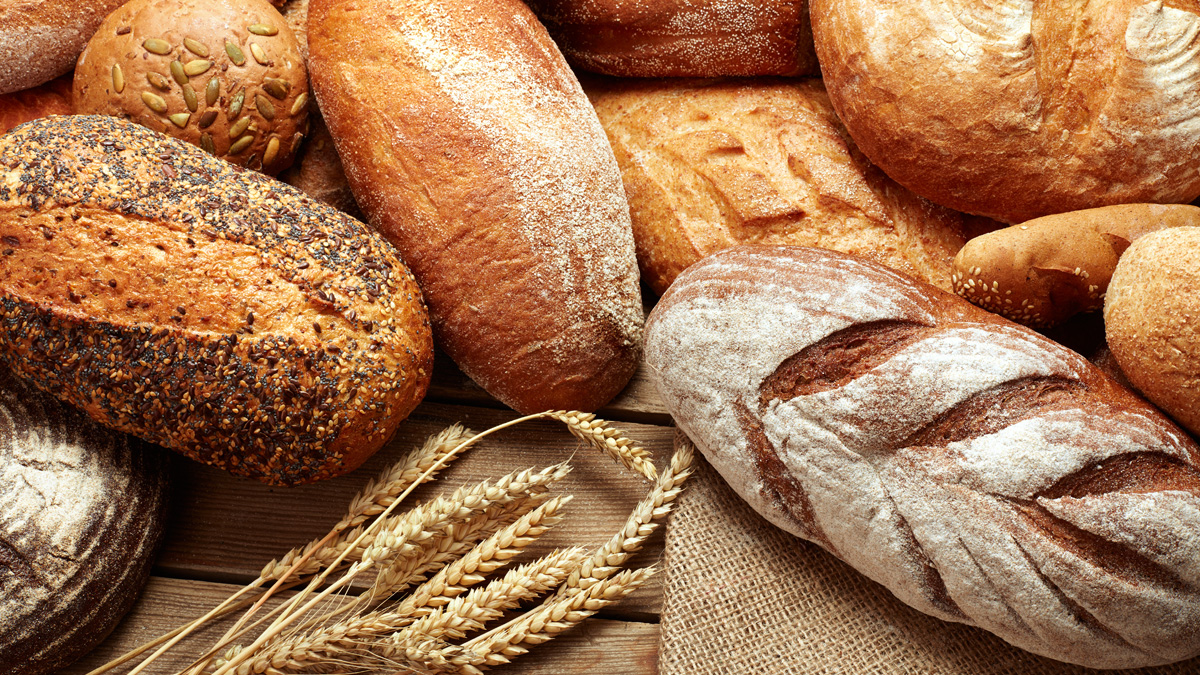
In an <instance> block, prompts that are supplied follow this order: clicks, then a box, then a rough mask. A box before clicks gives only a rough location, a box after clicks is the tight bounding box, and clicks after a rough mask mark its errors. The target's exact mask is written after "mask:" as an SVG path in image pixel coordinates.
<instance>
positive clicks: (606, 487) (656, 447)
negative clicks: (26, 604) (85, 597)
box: [64, 354, 674, 675]
mask: <svg viewBox="0 0 1200 675" xmlns="http://www.w3.org/2000/svg"><path fill="white" fill-rule="evenodd" d="M599 414H600V415H601V416H602V417H604V418H606V419H610V420H614V421H617V422H618V423H619V424H618V425H617V426H618V427H619V428H620V429H621V430H622V431H624V432H626V434H627V435H628V436H629V437H630V438H633V439H635V440H637V441H639V442H640V443H642V444H643V445H644V447H646V448H647V449H648V450H650V451H651V452H652V453H653V454H654V457H655V460H656V464H658V465H659V466H660V467H661V466H662V465H663V462H664V461H665V460H666V458H667V457H668V456H669V454H670V452H671V448H672V440H673V435H674V430H673V429H672V428H671V426H670V425H671V420H670V417H669V416H668V415H667V414H666V411H665V409H664V408H663V407H662V404H661V402H660V401H659V399H658V397H657V395H656V394H655V392H654V389H653V387H652V385H650V383H649V382H648V381H647V380H646V378H645V375H644V373H643V372H639V373H638V374H637V375H636V376H635V378H634V380H633V381H632V382H631V383H630V385H629V386H628V387H627V388H626V390H625V391H624V392H623V393H622V394H621V395H620V396H619V397H618V398H617V399H616V400H615V401H613V402H612V403H611V404H610V405H609V406H608V407H606V408H605V409H603V410H601V411H599ZM515 416H516V415H515V414H514V413H513V412H512V411H511V410H508V409H507V408H505V407H504V406H503V405H501V404H500V403H499V402H497V401H495V400H494V399H492V398H491V397H489V396H488V395H487V394H486V393H485V392H483V390H481V389H480V388H479V387H478V386H476V385H475V384H474V383H472V382H471V381H470V380H469V379H467V378H466V377H465V376H463V375H462V373H461V372H459V371H458V370H457V369H456V368H454V366H453V364H452V363H451V362H450V360H449V359H448V358H446V357H445V355H443V354H438V357H437V366H436V367H435V373H434V383H433V385H432V386H431V388H430V391H429V395H428V396H427V398H426V400H425V402H424V403H422V404H421V405H420V406H419V407H418V408H417V409H416V411H415V412H414V413H413V415H412V416H411V417H410V418H409V419H408V420H407V421H405V422H404V423H403V424H402V425H401V427H400V430H399V432H398V433H397V435H396V437H395V439H393V441H392V442H391V443H390V444H389V445H388V446H387V447H385V448H384V449H383V450H382V451H380V452H379V453H378V454H377V455H376V456H375V457H374V458H372V459H371V460H370V461H369V462H368V463H367V465H366V466H364V467H362V468H361V469H359V470H358V471H355V472H354V473H352V474H350V475H349V476H343V477H341V478H338V479H334V480H330V481H325V482H322V483H318V484H316V485H310V486H304V487H299V488H290V489H289V488H272V487H269V486H265V485H262V484H259V483H256V482H252V481H249V480H245V479H238V478H234V477H232V476H230V475H228V474H226V473H224V472H222V471H218V470H215V469H212V468H209V467H207V466H203V465H200V464H197V463H195V462H191V461H188V460H186V459H183V458H182V457H180V458H178V459H177V461H176V462H175V468H174V474H175V475H174V481H173V485H172V494H171V514H170V520H169V522H168V527H167V535H166V540H165V542H164V544H163V548H162V550H161V551H160V553H159V555H158V559H157V562H156V564H155V567H154V571H153V578H152V579H151V580H150V583H149V585H148V586H147V588H146V590H145V591H144V592H143V594H142V596H141V598H140V600H139V601H138V604H137V605H136V606H135V607H134V609H133V611H132V612H131V613H130V614H129V615H128V616H126V618H125V620H124V621H123V622H122V623H121V625H120V626H118V627H117V629H116V630H115V631H114V632H113V634H112V635H110V636H109V638H108V639H107V640H106V641H105V642H104V643H103V644H101V645H100V646H99V647H98V648H97V649H96V650H94V651H93V652H92V653H91V654H89V655H88V656H87V657H85V658H84V659H83V660H82V661H80V662H79V663H77V664H76V665H75V666H73V667H72V668H70V669H68V670H66V671H64V672H67V673H78V674H82V673H86V672H88V671H89V670H91V669H92V668H95V667H97V666H99V665H101V664H103V663H105V662H107V661H108V660H109V659H111V658H113V657H115V656H118V655H120V654H123V653H124V652H126V651H128V650H129V649H131V648H133V647H136V646H138V645H140V644H142V643H144V642H146V641H148V640H150V639H152V638H154V637H157V636H158V635H160V634H162V633H164V632H167V631H168V630H170V629H173V628H175V627H176V626H178V625H180V624H182V623H184V622H186V621H187V620H190V619H192V618H195V617H198V616H200V615H202V614H203V613H204V612H206V611H207V610H208V609H210V608H211V607H213V606H215V605H216V604H217V603H218V602H219V601H221V600H222V599H224V598H225V597H227V596H228V595H229V594H230V593H231V592H233V591H234V590H236V589H237V588H238V587H240V586H241V585H244V584H246V583H248V582H250V581H251V580H253V579H254V578H256V577H257V576H258V572H259V570H260V569H262V567H263V566H264V565H265V564H266V563H267V562H269V561H270V560H272V559H274V558H277V557H279V556H281V555H282V554H284V553H285V552H287V551H288V550H289V549H291V548H292V547H294V546H298V545H301V544H303V543H305V542H307V541H309V540H311V539H313V538H316V537H320V536H323V535H324V534H325V533H326V532H328V531H329V528H330V527H331V526H332V525H333V524H334V523H336V522H337V521H338V520H339V519H340V518H341V516H342V515H343V513H344V512H345V508H346V505H347V503H348V502H349V499H350V497H351V496H352V495H353V494H354V493H355V492H357V491H358V490H359V489H360V488H361V487H362V485H363V484H364V483H365V482H366V481H367V480H368V479H369V478H370V477H372V476H374V475H375V474H377V473H378V472H379V471H380V470H381V468H382V467H384V466H385V465H387V464H390V463H391V462H393V461H395V460H397V459H398V458H400V457H401V456H402V455H403V454H404V453H405V452H407V451H408V450H409V449H410V448H412V447H413V446H415V445H419V444H420V443H421V442H423V441H424V439H425V438H426V437H427V436H429V435H430V434H433V433H436V432H438V431H440V430H441V429H443V428H445V427H446V426H449V425H450V424H452V423H454V422H462V423H464V424H466V425H467V426H468V427H470V428H471V429H474V430H476V431H482V430H483V429H486V428H488V427H491V426H493V425H495V424H498V423H501V422H503V421H506V420H509V419H512V418H513V417H515ZM567 458H570V459H571V464H572V466H573V467H574V471H573V472H572V474H571V475H570V476H569V477H568V478H567V479H566V480H565V481H563V483H562V488H561V491H562V492H566V493H569V494H572V495H574V497H575V499H574V501H572V502H571V503H570V504H569V505H568V507H567V519H566V520H565V521H564V522H563V523H562V524H561V525H559V526H558V527H556V528H554V529H553V530H552V531H550V532H549V533H548V534H546V535H544V536H543V537H542V538H541V539H540V540H539V541H538V542H536V543H535V544H534V545H533V546H532V547H531V550H532V551H533V552H534V553H535V554H536V553H539V552H541V553H544V552H549V551H550V550H551V549H553V548H556V547H561V546H567V545H590V546H594V545H598V544H600V543H603V542H604V541H606V540H607V539H608V538H609V537H610V536H612V535H613V534H614V533H615V532H616V531H617V530H618V528H620V526H621V525H622V524H623V523H624V521H625V518H626V517H627V516H628V515H629V512H630V511H631V510H632V508H633V506H634V505H635V504H636V503H637V501H638V500H639V499H641V498H642V497H643V496H645V494H646V492H647V491H648V490H649V487H650V486H649V484H648V482H647V481H645V480H644V479H639V478H638V477H636V476H633V475H632V474H630V473H628V472H626V471H625V470H624V469H622V468H621V467H619V466H617V465H616V464H614V463H613V462H612V461H611V460H610V459H608V458H607V457H606V456H604V455H602V454H601V453H599V452H598V451H596V450H594V449H591V448H589V447H587V446H584V445H583V444H582V443H580V442H578V441H576V440H575V438H574V437H572V436H571V435H570V434H569V433H568V432H567V431H566V427H565V426H563V425H562V424H559V423H557V422H544V421H537V422H532V423H525V424H522V425H519V426H517V427H514V428H512V429H510V430H506V431H504V432H501V434H500V435H498V436H494V437H491V438H490V439H489V440H485V441H484V442H483V444H482V445H480V446H478V447H477V448H474V449H472V450H470V451H469V453H468V454H467V455H466V456H464V457H463V458H462V459H461V460H459V461H458V462H456V463H455V464H454V465H453V466H452V467H451V468H450V469H449V470H447V471H446V472H445V474H444V477H443V478H441V479H440V480H438V481H436V482H434V483H432V484H430V485H426V486H423V487H422V488H420V489H419V490H418V491H417V492H415V493H414V494H413V496H412V497H410V498H409V499H410V500H411V503H412V504H416V503H417V501H418V500H419V499H424V498H427V497H430V496H433V495H435V494H437V493H439V492H442V491H449V490H452V489H453V488H455V487H457V486H459V485H462V484H464V483H467V482H475V481H479V480H483V479H485V478H498V477H500V476H502V475H504V474H506V473H508V472H510V471H512V470H515V469H521V468H528V467H533V466H536V467H543V466H547V465H549V464H553V463H556V462H558V461H560V460H563V459H567ZM662 546H663V539H662V534H661V530H660V532H659V533H656V534H655V535H654V537H653V538H652V539H651V540H650V542H649V544H648V546H647V547H646V548H645V550H643V551H642V552H641V553H639V554H638V555H637V557H636V558H635V559H634V560H633V561H632V562H631V566H646V565H651V564H655V563H660V562H661V560H660V558H661V554H662ZM661 576H662V575H661V573H660V574H659V575H658V576H656V577H655V578H653V579H651V581H650V582H649V584H648V585H647V586H646V587H644V588H642V589H639V590H638V591H637V592H635V593H633V594H632V595H630V596H629V597H627V598H625V599H624V600H623V601H621V602H620V603H618V604H616V605H614V606H612V607H610V608H607V609H605V610H604V611H602V612H600V614H598V615H597V616H596V617H593V618H592V619H589V620H587V621H585V622H584V623H583V624H582V625H581V626H579V627H576V628H575V629H573V630H572V631H570V632H568V633H567V634H565V635H564V636H562V637H560V638H557V639H555V640H553V641H551V642H550V643H548V644H545V645H542V646H539V647H536V648H534V649H533V651H532V652H531V653H530V654H528V655H525V656H523V657H521V658H519V659H517V660H516V661H515V662H514V663H513V664H512V665H508V666H503V667H499V668H496V669H494V671H493V672H497V673H504V674H507V675H534V674H539V675H541V674H545V675H550V674H557V675H574V674H577V673H579V674H582V673H605V674H606V675H650V674H652V673H655V672H656V666H657V652H658V635H659V634H658V619H659V614H660V612H661V607H662V583H661ZM223 632H224V627H215V628H212V629H208V630H206V631H205V632H203V633H201V634H200V636H199V639H196V640H188V641H185V642H184V643H182V644H181V645H180V647H179V648H177V649H175V650H173V651H172V652H169V653H168V654H167V655H166V656H165V657H164V658H162V659H160V660H159V661H157V662H156V663H155V664H153V666H152V667H151V668H150V669H149V670H148V671H147V672H150V673H169V672H175V671H176V670H178V669H179V668H182V667H184V666H186V665H187V664H188V663H190V662H191V660H192V658H194V657H195V656H196V655H197V654H198V653H199V652H201V651H202V650H203V649H206V648H207V647H208V646H209V645H211V643H212V642H213V641H214V640H215V639H216V638H217V637H219V636H220V634H222V633H223ZM126 670H127V669H126V668H123V669H118V670H117V671H115V672H125V671H126Z"/></svg>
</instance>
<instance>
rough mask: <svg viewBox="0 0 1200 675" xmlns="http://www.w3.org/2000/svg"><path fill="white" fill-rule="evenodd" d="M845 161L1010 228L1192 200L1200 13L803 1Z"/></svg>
mask: <svg viewBox="0 0 1200 675" xmlns="http://www.w3.org/2000/svg"><path fill="white" fill-rule="evenodd" d="M811 14H812V28H813V38H814V41H815V44H816V49H817V56H819V57H820V60H821V71H822V73H823V74H824V79H825V84H826V86H827V87H829V96H830V98H831V99H832V100H833V106H834V108H835V109H836V110H837V112H838V116H839V117H841V118H842V121H844V122H845V123H846V128H847V129H849V130H850V135H851V136H853V137H854V140H855V142H857V143H858V147H859V148H861V149H862V151H863V152H864V153H866V155H867V157H870V158H871V161H873V162H875V164H877V165H878V166H879V167H880V168H882V169H883V170H884V171H885V172H887V174H888V175H889V176H891V177H892V178H894V179H896V182H898V183H900V184H901V185H903V186H905V187H907V188H908V189H910V190H912V191H913V192H916V193H917V194H919V195H921V196H923V197H926V198H928V199H930V200H932V201H934V202H937V203H938V204H942V205H944V206H948V207H950V208H952V209H957V210H959V211H966V212H968V213H976V214H980V215H984V216H988V217H991V218H995V219H997V220H1001V221H1004V222H1007V223H1019V222H1023V221H1026V220H1031V219H1033V218H1037V217H1040V216H1044V215H1049V214H1052V213H1061V212H1064V211H1075V210H1079V209H1086V208H1092V207H1097V206H1106V205H1111V204H1126V203H1134V202H1159V203H1167V202H1190V201H1192V200H1193V199H1195V198H1196V196H1197V195H1200V172H1197V171H1196V166H1197V165H1198V164H1200V0H1169V1H1168V2H1161V1H1160V0H1108V1H1106V2H1075V1H1074V0H1039V1H1038V2H1034V0H1007V1H1005V2H988V1H986V0H812V2H811Z"/></svg>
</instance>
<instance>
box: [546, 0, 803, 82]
mask: <svg viewBox="0 0 1200 675" xmlns="http://www.w3.org/2000/svg"><path fill="white" fill-rule="evenodd" d="M528 4H529V6H530V7H531V8H532V9H533V11H534V12H536V13H537V14H538V18H540V19H541V20H542V22H543V23H545V24H546V28H547V29H549V31H550V34H551V35H552V36H554V39H555V41H556V42H557V43H558V45H559V46H560V47H561V48H562V50H563V54H565V55H566V57H567V59H569V60H570V61H571V63H573V64H574V65H576V66H577V67H579V68H582V69H584V70H590V71H593V72H596V73H603V74H605V75H618V76H624V77H732V76H749V75H811V74H817V73H819V72H820V71H819V66H818V65H817V55H816V53H815V52H814V51H813V44H812V27H811V26H810V24H809V20H808V0H755V1H753V2H746V1H745V0H640V1H639V2H623V1H622V0H532V1H531V2H529V3H528Z"/></svg>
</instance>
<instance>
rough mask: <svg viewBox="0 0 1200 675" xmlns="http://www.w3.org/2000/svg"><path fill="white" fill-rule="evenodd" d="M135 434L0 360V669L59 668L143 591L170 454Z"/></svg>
mask: <svg viewBox="0 0 1200 675" xmlns="http://www.w3.org/2000/svg"><path fill="white" fill-rule="evenodd" d="M131 440H132V439H130V438H129V437H128V436H126V435H125V434H119V433H116V432H113V431H109V430H107V429H105V428H103V427H101V426H100V425H98V424H96V423H95V422H93V421H91V420H89V419H88V418H87V416H85V415H84V414H83V413H81V412H80V411H78V410H75V409H72V408H70V407H68V406H65V405H63V404H61V403H59V402H58V401H56V400H54V399H53V398H52V397H50V396H47V395H46V394H43V393H42V392H39V391H37V390H36V389H33V388H32V387H29V386H28V385H25V384H23V383H21V382H19V381H18V380H16V379H15V378H13V377H12V376H11V375H10V374H9V373H8V372H7V369H4V368H0V485H2V486H3V488H2V489H0V617H4V620H3V621H0V671H3V672H4V673H7V674H8V675H35V674H41V673H51V672H55V671H57V670H58V669H59V668H62V667H64V666H66V665H67V664H69V663H71V662H72V661H74V660H75V659H77V658H79V657H80V656H81V655H83V654H84V653H85V652H87V651H89V650H90V649H91V648H92V647H94V646H96V645H97V644H98V643H99V642H100V641H101V640H103V639H104V637H105V636H106V635H108V633H109V632H110V631H111V630H112V629H113V628H114V627H115V626H116V625H117V623H118V622H119V621H120V619H121V617H122V616H124V615H125V613H126V612H128V611H129V609H130V608H131V607H132V606H133V603H134V601H135V600H137V596H138V593H139V592H140V591H141V589H142V586H143V585H145V583H146V580H147V578H148V577H149V574H150V566H151V564H152V563H153V561H154V552H155V550H156V548H157V546H158V542H159V540H160V539H161V538H162V534H163V522H164V521H165V520H166V515H167V508H166V506H167V500H166V492H167V473H168V472H167V468H168V467H167V464H168V463H167V458H168V457H167V454H166V453H165V452H162V451H161V450H158V449H156V448H150V447H145V446H141V447H138V446H140V445H141V444H137V443H136V442H131Z"/></svg>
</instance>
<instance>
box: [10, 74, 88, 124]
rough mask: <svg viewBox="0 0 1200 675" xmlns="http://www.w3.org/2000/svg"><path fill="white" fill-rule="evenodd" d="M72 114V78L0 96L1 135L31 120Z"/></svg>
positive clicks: (61, 78) (59, 79)
mask: <svg viewBox="0 0 1200 675" xmlns="http://www.w3.org/2000/svg"><path fill="white" fill-rule="evenodd" d="M71 112H72V106H71V76H70V75H64V76H62V77H60V78H57V79H54V80H51V81H49V82H47V83H46V84H43V85H41V86H38V87H34V88H33V89H26V90H24V91H17V92H13V93H11V94H3V95H0V134H3V133H5V132H7V131H8V130H9V129H12V128H13V127H15V126H17V125H18V124H23V123H25V122H28V121H29V120H36V119H38V118H40V117H48V116H50V115H70V114H71Z"/></svg>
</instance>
